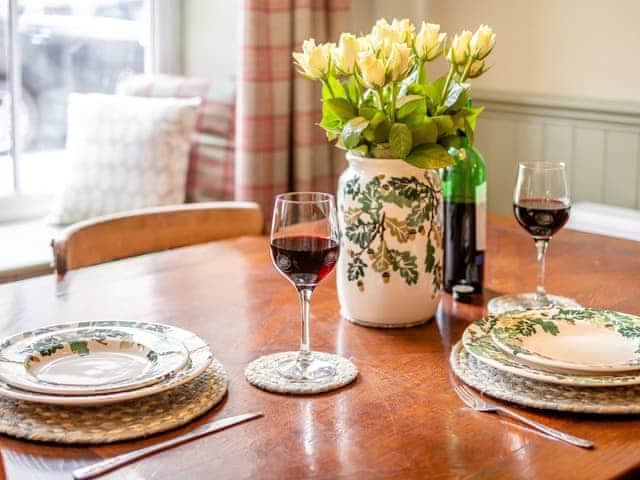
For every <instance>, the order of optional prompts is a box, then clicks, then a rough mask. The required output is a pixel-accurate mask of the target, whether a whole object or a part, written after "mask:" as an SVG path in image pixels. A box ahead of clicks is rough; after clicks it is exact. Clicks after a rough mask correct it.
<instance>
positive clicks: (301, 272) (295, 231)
mask: <svg viewBox="0 0 640 480" xmlns="http://www.w3.org/2000/svg"><path fill="white" fill-rule="evenodd" d="M338 228H339V227H338V219H337V214H336V207H335V199H334V197H333V195H331V194H328V193H320V192H294V193H285V194H282V195H278V196H277V197H276V200H275V206H274V211H273V220H272V227H271V242H270V250H271V259H272V261H273V264H274V265H275V267H276V269H277V270H278V271H279V272H280V273H281V274H282V275H283V276H284V277H285V278H286V279H287V280H288V281H289V282H291V284H292V285H293V286H294V287H295V288H296V290H297V291H298V295H299V297H300V306H301V317H302V318H301V323H302V335H301V340H300V351H299V352H298V355H297V358H296V359H295V360H294V361H286V362H283V363H282V364H281V365H279V367H278V373H279V374H280V375H281V376H283V377H285V378H287V379H289V380H293V381H309V380H311V381H314V380H321V379H326V378H328V377H332V376H333V375H335V365H333V364H332V363H331V362H327V361H322V360H319V359H316V358H314V355H313V353H312V351H311V345H310V335H309V321H310V318H309V308H310V302H311V295H312V293H313V290H314V289H315V287H316V286H317V285H318V283H319V282H320V281H322V280H323V279H324V278H325V277H326V276H327V275H329V274H330V273H331V271H332V270H333V268H334V266H335V264H336V262H337V261H338V255H339V251H340V232H339V229H338Z"/></svg>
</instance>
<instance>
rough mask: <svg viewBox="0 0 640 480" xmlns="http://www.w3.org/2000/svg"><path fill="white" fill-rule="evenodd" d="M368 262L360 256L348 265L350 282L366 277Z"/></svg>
mask: <svg viewBox="0 0 640 480" xmlns="http://www.w3.org/2000/svg"><path fill="white" fill-rule="evenodd" d="M365 268H367V264H366V263H364V261H363V260H362V259H361V258H360V257H355V258H354V259H353V260H351V261H350V262H349V263H348V265H347V280H349V281H350V282H352V281H354V280H358V279H359V278H361V277H364V269H365Z"/></svg>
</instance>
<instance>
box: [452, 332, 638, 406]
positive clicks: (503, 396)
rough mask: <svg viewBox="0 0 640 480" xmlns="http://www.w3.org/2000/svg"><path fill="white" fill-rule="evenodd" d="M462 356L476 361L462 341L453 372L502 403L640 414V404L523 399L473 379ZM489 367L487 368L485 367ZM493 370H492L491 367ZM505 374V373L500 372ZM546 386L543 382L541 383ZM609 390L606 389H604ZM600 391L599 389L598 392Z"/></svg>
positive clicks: (454, 354) (456, 349)
mask: <svg viewBox="0 0 640 480" xmlns="http://www.w3.org/2000/svg"><path fill="white" fill-rule="evenodd" d="M462 355H467V358H469V359H471V360H474V361H475V357H473V356H471V355H470V354H469V352H468V351H467V350H466V349H465V348H464V346H463V345H462V342H457V343H456V344H454V346H453V347H452V349H451V352H450V353H449V365H450V368H451V370H452V371H453V373H454V374H455V375H456V376H457V377H458V378H459V379H460V380H461V381H462V382H464V383H466V384H467V385H470V386H472V387H474V388H475V389H477V390H479V391H480V392H481V393H482V394H486V395H489V396H491V397H494V398H498V399H500V400H504V401H506V402H511V403H514V404H517V405H522V406H526V407H532V408H538V409H541V410H555V411H561V412H574V413H589V414H596V415H629V414H633V415H636V414H638V413H640V405H638V404H633V403H630V404H628V405H624V406H623V405H611V404H610V403H606V402H600V403H596V402H592V403H591V404H584V403H578V402H575V401H574V402H570V401H568V400H565V401H563V402H558V401H557V395H555V396H552V398H545V397H544V396H543V397H541V398H532V397H527V396H523V394H521V393H518V392H517V391H513V390H505V389H504V388H500V387H499V386H496V385H495V384H494V383H484V382H482V381H481V379H480V378H477V375H475V376H473V377H471V378H470V376H469V374H467V373H466V372H467V371H470V372H473V370H474V368H473V366H472V365H470V364H469V363H468V361H465V362H463V361H461V360H460V357H461V356H462ZM485 367H486V365H485ZM488 368H491V367H488ZM500 373H502V372H500ZM522 380H523V381H528V382H535V380H531V379H526V378H525V379H522ZM538 383H541V384H543V385H544V383H543V382H538ZM546 386H547V388H551V389H552V388H560V389H575V390H576V392H579V393H582V394H589V392H591V391H594V390H593V389H590V388H589V389H580V388H579V387H571V386H562V385H559V386H554V385H548V384H546ZM603 390H606V389H603ZM595 391H596V392H597V391H598V390H597V389H596V390H595Z"/></svg>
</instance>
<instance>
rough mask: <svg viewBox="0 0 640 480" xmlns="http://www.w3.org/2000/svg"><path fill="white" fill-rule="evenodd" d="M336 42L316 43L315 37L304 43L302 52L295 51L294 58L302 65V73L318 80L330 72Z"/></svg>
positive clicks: (299, 65)
mask: <svg viewBox="0 0 640 480" xmlns="http://www.w3.org/2000/svg"><path fill="white" fill-rule="evenodd" d="M333 46H334V44H331V43H324V44H320V45H316V42H315V40H314V39H313V38H310V39H309V40H305V41H304V42H303V43H302V53H299V52H294V53H293V58H294V60H295V62H296V64H297V65H298V67H300V70H301V73H302V74H303V75H305V76H306V77H308V78H311V79H313V80H318V79H320V78H324V77H325V76H326V75H327V74H328V73H329V67H330V66H331V49H332V47H333Z"/></svg>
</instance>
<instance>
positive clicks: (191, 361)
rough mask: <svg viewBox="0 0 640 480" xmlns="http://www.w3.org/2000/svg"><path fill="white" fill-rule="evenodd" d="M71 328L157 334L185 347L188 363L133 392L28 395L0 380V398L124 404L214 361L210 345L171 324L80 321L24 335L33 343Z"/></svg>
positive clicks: (176, 383)
mask: <svg viewBox="0 0 640 480" xmlns="http://www.w3.org/2000/svg"><path fill="white" fill-rule="evenodd" d="M74 328H112V329H117V330H125V331H126V330H128V329H131V330H135V331H138V332H146V333H150V334H155V335H159V336H161V337H164V338H166V339H167V340H168V341H170V342H176V343H180V344H182V345H184V347H185V349H186V351H187V353H188V360H187V363H186V364H185V366H184V367H183V368H182V369H179V370H178V371H176V372H175V373H174V374H172V375H169V376H168V377H166V378H163V379H161V380H160V381H159V382H157V383H153V384H151V385H147V386H145V387H141V388H136V389H133V390H125V391H121V392H111V393H101V394H94V395H88V394H84V395H51V394H44V393H38V392H29V391H26V390H23V389H20V388H16V387H13V386H12V385H10V384H8V383H6V382H2V381H0V395H1V396H5V397H8V398H12V399H14V400H22V401H28V402H36V403H46V404H52V405H64V406H93V405H105V404H110V403H117V402H123V401H126V400H133V399H136V398H142V397H146V396H148V395H154V394H156V393H161V392H165V391H167V390H170V389H172V388H175V387H178V386H180V385H182V384H184V383H186V382H188V381H190V380H193V379H195V378H196V377H198V376H199V375H200V374H202V372H204V371H205V370H206V368H207V367H208V366H209V364H211V362H212V361H213V354H212V352H211V349H210V348H209V346H208V345H207V344H206V343H205V342H204V340H202V339H201V338H200V337H198V336H197V335H196V334H194V333H192V332H190V331H188V330H183V329H182V328H178V327H173V326H170V325H163V324H160V323H149V322H133V321H94V322H80V323H72V324H65V325H52V326H50V327H44V328H40V329H37V330H33V331H31V332H27V335H28V334H30V335H31V337H29V336H27V337H26V338H31V340H32V341H33V340H34V339H37V338H43V337H46V336H47V335H50V334H52V333H54V332H58V331H63V330H66V329H74ZM7 341H8V340H5V341H4V342H3V343H2V344H0V351H2V349H3V348H7V347H8V346H9V345H6V343H7Z"/></svg>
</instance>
